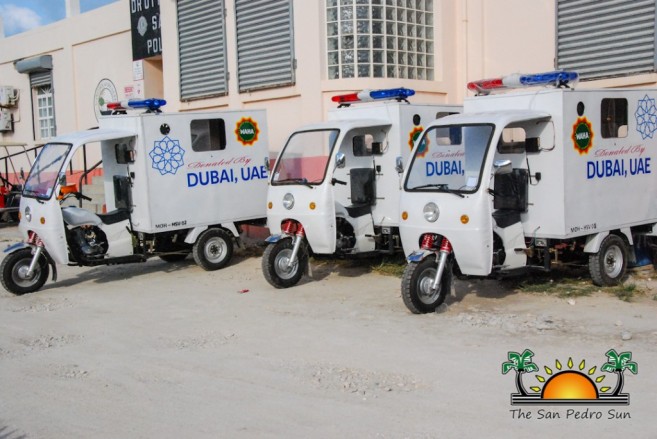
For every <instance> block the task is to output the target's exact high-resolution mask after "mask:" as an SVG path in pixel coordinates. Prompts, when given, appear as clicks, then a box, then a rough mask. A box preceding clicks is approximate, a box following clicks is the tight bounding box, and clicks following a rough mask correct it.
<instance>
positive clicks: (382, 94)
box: [331, 87, 415, 104]
mask: <svg viewBox="0 0 657 439" xmlns="http://www.w3.org/2000/svg"><path fill="white" fill-rule="evenodd" d="M414 94H415V90H411V89H410V88H403V87H401V88H389V89H383V90H362V91H359V92H358V93H349V94H346V95H338V96H333V97H332V98H331V100H332V101H333V102H337V103H339V104H351V103H354V102H372V101H375V100H383V99H397V100H406V98H408V97H409V96H413V95H414Z"/></svg>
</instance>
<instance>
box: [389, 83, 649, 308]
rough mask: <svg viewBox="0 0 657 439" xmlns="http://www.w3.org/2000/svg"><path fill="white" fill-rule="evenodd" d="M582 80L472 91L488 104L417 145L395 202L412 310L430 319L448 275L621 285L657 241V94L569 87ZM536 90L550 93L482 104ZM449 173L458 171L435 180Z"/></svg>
mask: <svg viewBox="0 0 657 439" xmlns="http://www.w3.org/2000/svg"><path fill="white" fill-rule="evenodd" d="M577 78H578V75H577V73H575V72H562V71H557V72H548V73H544V74H537V75H512V76H507V77H504V78H497V79H489V80H483V81H477V82H473V83H470V84H469V85H468V87H469V88H470V89H471V90H474V91H476V92H478V93H479V94H481V95H480V96H476V97H473V98H469V99H466V101H465V102H464V112H463V114H460V115H454V116H450V117H446V118H443V119H440V120H437V121H435V122H434V123H432V124H431V125H430V126H429V127H428V128H427V129H426V131H425V132H424V133H423V134H422V137H421V139H420V141H419V142H418V144H417V146H416V148H415V149H414V151H413V154H412V157H411V160H410V162H409V164H408V167H407V169H406V171H405V174H404V185H403V193H402V195H401V202H400V203H401V204H400V207H401V209H400V213H401V223H400V233H401V237H402V242H403V245H404V251H405V254H406V255H407V256H408V257H407V259H408V262H409V263H408V265H407V267H406V270H405V272H404V276H403V280H402V286H401V289H402V298H403V300H404V303H405V304H406V306H407V307H408V308H409V310H411V311H412V312H414V313H425V312H431V311H434V310H435V309H436V307H438V306H439V305H440V304H441V303H442V302H443V300H444V299H445V296H446V294H447V292H448V291H450V289H451V280H452V273H455V274H457V275H466V276H495V277H498V276H505V275H510V274H514V273H516V274H517V273H522V272H525V271H527V270H529V269H534V270H542V271H547V270H549V269H550V267H551V265H552V264H553V263H554V262H562V263H573V264H580V265H584V266H586V265H588V268H589V272H590V274H591V277H592V280H593V283H594V284H596V285H600V286H604V285H616V284H618V283H619V282H621V281H622V279H623V277H624V275H625V273H626V268H627V265H628V262H632V261H634V260H635V259H636V258H635V252H634V251H633V250H636V249H637V248H638V247H645V246H647V244H649V242H648V241H649V240H652V239H654V237H655V236H657V203H655V202H654V198H655V195H656V194H655V191H656V190H657V175H656V174H655V172H654V163H655V162H654V161H653V159H655V160H657V140H656V138H655V132H656V131H657V124H656V123H655V119H656V118H657V107H656V106H655V102H656V99H657V92H655V90H654V89H652V90H641V89H615V90H614V89H609V90H574V89H571V88H569V87H568V85H572V84H573V81H575V80H577ZM536 85H546V86H547V87H544V88H541V89H538V90H534V91H523V92H516V93H505V94H497V95H494V94H491V95H485V94H488V93H489V92H491V91H494V90H498V89H507V88H511V87H521V86H536ZM554 86H556V87H554ZM443 157H450V158H448V159H443ZM452 157H453V158H452ZM450 167H451V168H452V169H453V168H456V169H459V170H461V171H462V172H458V173H454V172H451V173H447V172H443V173H442V174H441V173H437V172H435V170H436V169H445V170H446V169H448V168H450Z"/></svg>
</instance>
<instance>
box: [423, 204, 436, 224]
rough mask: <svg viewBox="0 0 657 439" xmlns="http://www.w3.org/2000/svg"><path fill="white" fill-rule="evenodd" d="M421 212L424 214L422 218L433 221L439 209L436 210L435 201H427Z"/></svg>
mask: <svg viewBox="0 0 657 439" xmlns="http://www.w3.org/2000/svg"><path fill="white" fill-rule="evenodd" d="M422 213H423V214H424V219H425V220H427V221H429V222H430V223H435V222H436V220H437V219H438V217H439V216H440V210H438V206H436V204H435V203H427V204H426V206H424V209H423V210H422Z"/></svg>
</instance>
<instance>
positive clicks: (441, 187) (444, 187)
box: [411, 183, 465, 198]
mask: <svg viewBox="0 0 657 439" xmlns="http://www.w3.org/2000/svg"><path fill="white" fill-rule="evenodd" d="M427 188H432V189H436V192H444V193H448V194H454V195H456V196H457V197H461V198H465V195H463V194H462V193H460V192H455V191H454V190H452V189H450V188H449V185H448V184H445V183H429V184H423V185H421V186H417V187H414V188H412V189H411V190H416V189H427Z"/></svg>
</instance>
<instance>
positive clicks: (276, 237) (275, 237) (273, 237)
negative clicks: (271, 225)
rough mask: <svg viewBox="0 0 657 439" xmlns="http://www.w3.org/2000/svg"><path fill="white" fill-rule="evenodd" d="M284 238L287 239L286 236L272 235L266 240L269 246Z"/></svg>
mask: <svg viewBox="0 0 657 439" xmlns="http://www.w3.org/2000/svg"><path fill="white" fill-rule="evenodd" d="M283 238H286V236H285V235H282V234H281V235H271V236H270V237H269V238H267V239H265V242H266V243H267V244H275V243H277V242H278V241H280V240H281V239H283Z"/></svg>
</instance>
